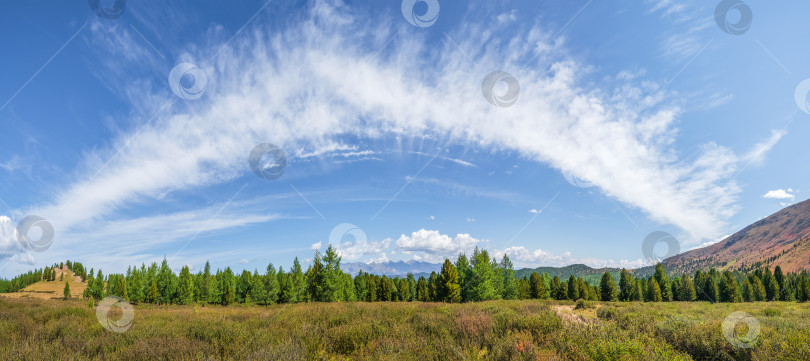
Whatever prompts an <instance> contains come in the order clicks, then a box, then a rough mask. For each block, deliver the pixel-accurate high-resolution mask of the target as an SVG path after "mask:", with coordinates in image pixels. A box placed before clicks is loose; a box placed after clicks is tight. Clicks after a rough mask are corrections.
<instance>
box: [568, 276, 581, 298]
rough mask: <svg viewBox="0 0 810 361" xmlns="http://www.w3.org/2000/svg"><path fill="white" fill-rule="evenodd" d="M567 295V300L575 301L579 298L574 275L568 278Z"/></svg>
mask: <svg viewBox="0 0 810 361" xmlns="http://www.w3.org/2000/svg"><path fill="white" fill-rule="evenodd" d="M567 295H568V299H569V300H572V301H576V300H577V299H578V298H579V285H577V279H576V278H574V275H571V277H568V290H567Z"/></svg>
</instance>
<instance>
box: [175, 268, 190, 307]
mask: <svg viewBox="0 0 810 361" xmlns="http://www.w3.org/2000/svg"><path fill="white" fill-rule="evenodd" d="M192 303H194V279H193V278H192V277H191V271H190V270H189V268H188V266H183V268H182V269H181V270H180V277H179V278H178V280H177V304H179V305H190V304H192Z"/></svg>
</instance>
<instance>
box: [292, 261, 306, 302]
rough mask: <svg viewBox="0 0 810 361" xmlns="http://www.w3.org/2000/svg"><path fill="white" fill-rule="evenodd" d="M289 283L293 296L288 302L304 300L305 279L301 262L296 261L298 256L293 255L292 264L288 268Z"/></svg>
mask: <svg viewBox="0 0 810 361" xmlns="http://www.w3.org/2000/svg"><path fill="white" fill-rule="evenodd" d="M290 285H291V286H292V289H293V292H294V294H295V297H293V298H292V301H290V302H304V301H306V294H307V281H306V279H305V278H304V273H303V272H302V270H301V263H299V262H298V257H295V260H294V261H293V266H292V268H291V269H290Z"/></svg>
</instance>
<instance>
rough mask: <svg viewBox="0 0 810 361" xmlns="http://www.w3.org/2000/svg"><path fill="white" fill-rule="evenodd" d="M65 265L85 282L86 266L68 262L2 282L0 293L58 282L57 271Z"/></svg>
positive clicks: (0, 281)
mask: <svg viewBox="0 0 810 361" xmlns="http://www.w3.org/2000/svg"><path fill="white" fill-rule="evenodd" d="M65 265H67V268H68V269H70V270H72V271H73V273H75V274H76V275H77V276H82V282H84V280H85V278H86V272H85V271H84V266H83V265H82V264H81V263H78V262H75V263H71V262H70V261H67V262H64V263H55V264H53V265H52V266H50V267H45V268H40V269H35V270H33V271H29V272H28V273H23V274H21V275H19V276H17V277H14V278H12V279H11V280H8V281H7V280H0V293H5V292H17V291H19V290H21V289H23V288H26V287H28V286H30V285H32V284H34V283H36V282H39V281H56V280H57V277H56V273H57V272H56V269H61V268H63V267H64V266H65ZM61 278H62V276H61V275H60V279H59V280H60V281H61V280H62V279H61Z"/></svg>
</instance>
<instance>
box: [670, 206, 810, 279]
mask: <svg viewBox="0 0 810 361" xmlns="http://www.w3.org/2000/svg"><path fill="white" fill-rule="evenodd" d="M663 263H664V264H665V265H666V267H667V269H668V270H671V271H675V272H677V273H681V272H692V271H694V270H696V269H701V270H706V269H709V268H710V267H715V268H717V269H728V270H749V269H751V268H756V267H762V266H768V267H770V268H773V267H776V266H777V265H779V266H781V267H782V270H783V271H786V272H788V271H789V272H795V271H798V270H802V269H810V200H806V201H803V202H801V203H797V204H794V205H792V206H790V207H787V208H784V209H782V210H780V211H779V212H776V213H774V214H772V215H770V216H768V217H766V218H764V219H762V220H760V221H757V222H756V223H754V224H752V225H750V226H748V227H745V228H744V229H743V230H741V231H739V232H737V233H735V234H733V235H731V236H730V237H728V238H726V239H725V240H723V241H721V242H718V243H716V244H714V245H711V246H709V247H705V248H700V249H696V250H692V251H689V252H684V253H681V254H679V255H677V256H674V257H670V258H667V259H666V260H664V261H663Z"/></svg>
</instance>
